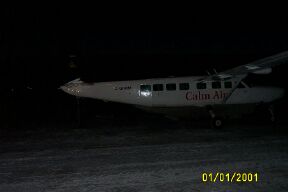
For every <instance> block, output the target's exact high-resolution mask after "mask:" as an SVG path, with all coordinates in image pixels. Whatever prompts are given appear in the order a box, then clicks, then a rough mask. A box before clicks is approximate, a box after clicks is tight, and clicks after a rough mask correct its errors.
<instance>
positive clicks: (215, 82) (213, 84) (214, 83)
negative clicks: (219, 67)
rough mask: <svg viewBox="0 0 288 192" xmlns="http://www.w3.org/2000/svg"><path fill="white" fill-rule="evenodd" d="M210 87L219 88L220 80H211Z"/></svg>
mask: <svg viewBox="0 0 288 192" xmlns="http://www.w3.org/2000/svg"><path fill="white" fill-rule="evenodd" d="M212 88H213V89H220V88H221V82H220V81H213V82H212Z"/></svg>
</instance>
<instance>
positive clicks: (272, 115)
mask: <svg viewBox="0 0 288 192" xmlns="http://www.w3.org/2000/svg"><path fill="white" fill-rule="evenodd" d="M268 111H269V113H270V121H271V122H272V123H274V122H275V121H276V118H275V113H274V106H273V105H270V106H269V107H268Z"/></svg>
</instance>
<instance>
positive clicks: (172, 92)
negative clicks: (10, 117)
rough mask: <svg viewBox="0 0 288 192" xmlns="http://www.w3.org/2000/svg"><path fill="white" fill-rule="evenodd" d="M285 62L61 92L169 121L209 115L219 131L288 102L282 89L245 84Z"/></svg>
mask: <svg viewBox="0 0 288 192" xmlns="http://www.w3.org/2000/svg"><path fill="white" fill-rule="evenodd" d="M286 62H288V51H285V52H282V53H279V54H276V55H273V56H270V57H267V58H264V59H261V60H258V61H255V62H252V63H248V64H246V65H241V66H238V67H235V68H232V69H230V70H226V71H223V72H219V73H215V74H213V75H210V74H208V75H207V76H190V77H170V78H155V79H144V80H129V81H113V82H95V83H86V82H83V81H82V80H80V78H78V79H75V80H73V81H71V82H68V83H67V84H65V85H63V86H61V87H60V89H62V90H63V91H65V92H66V93H68V94H71V95H74V96H77V97H88V98H94V99H99V100H103V101H111V102H119V103H125V104H130V105H134V106H136V107H138V108H141V109H143V110H146V111H150V112H154V113H160V114H164V115H166V116H169V115H171V114H175V112H176V114H177V115H178V116H181V115H182V114H184V113H187V112H188V113H189V114H190V116H191V117H198V116H199V115H200V114H207V115H209V116H210V117H211V120H212V121H211V122H212V126H213V127H216V128H217V127H221V126H222V123H223V120H224V119H225V118H227V117H230V116H231V115H232V114H233V113H235V112H236V113H241V114H245V113H250V112H251V110H254V109H255V106H257V105H259V104H270V103H272V102H273V101H275V100H277V99H280V98H281V97H283V95H284V89H282V88H278V87H263V86H262V87H259V86H254V87H250V86H248V85H247V84H246V83H245V82H244V81H243V80H244V79H245V78H246V77H247V75H248V74H250V73H253V74H269V73H271V72H272V67H274V66H277V65H279V64H283V63H286ZM247 106H250V107H247ZM269 106H270V105H269ZM243 107H244V108H243ZM251 107H252V108H251ZM179 109H181V110H179ZM270 112H271V119H272V120H273V118H274V115H273V111H272V110H270Z"/></svg>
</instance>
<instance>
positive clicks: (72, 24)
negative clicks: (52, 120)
mask: <svg viewBox="0 0 288 192" xmlns="http://www.w3.org/2000/svg"><path fill="white" fill-rule="evenodd" d="M111 12H112V13H114V14H111ZM111 12H110V13H105V12H97V11H96V10H94V9H80V8H79V9H76V8H74V9H70V8H66V9H63V8H59V9H56V8H53V9H49V8H46V9H44V8H43V7H42V8H37V9H35V8H30V9H20V8H10V9H9V8H7V9H6V10H5V12H4V14H5V17H4V18H5V19H4V22H3V23H2V26H1V64H2V65H1V66H2V70H1V71H2V74H1V76H2V79H4V80H5V81H7V80H8V81H7V82H8V83H7V85H6V86H7V88H8V89H10V88H11V87H25V86H30V87H33V88H38V89H41V88H43V87H45V89H47V88H51V89H54V88H56V87H58V86H59V85H61V84H63V83H65V82H67V81H69V80H71V79H73V78H75V77H78V76H81V78H82V79H84V80H87V81H109V80H122V79H131V78H133V79H134V78H135V79H139V78H148V77H165V76H171V75H173V76H182V75H194V74H204V73H205V71H206V70H207V69H212V68H216V69H218V70H220V71H221V70H223V69H227V68H230V67H234V66H237V65H240V64H244V63H246V62H250V61H253V60H255V59H258V58H261V57H263V56H269V55H271V54H274V53H277V52H280V51H284V50H287V49H288V36H287V33H286V32H287V31H286V30H285V25H287V19H286V16H285V15H273V17H272V16H271V15H264V16H263V15H257V14H255V15H256V16H255V17H254V16H251V15H246V16H243V15H237V16H235V17H233V16H231V17H230V15H229V17H227V16H225V14H224V16H218V15H216V16H215V15H213V14H211V15H207V16H203V15H204V14H201V15H197V14H195V15H189V14H187V15H185V14H184V15H177V16H178V17H177V16H175V15H169V14H168V15H167V16H166V15H165V16H163V15H162V16H161V14H160V16H158V17H154V15H153V16H151V17H149V18H148V17H147V16H145V15H144V16H143V15H142V16H141V13H140V14H139V15H140V16H139V15H134V13H133V14H131V15H129V14H127V15H124V14H120V13H121V12H120V13H119V12H113V10H112V11H111ZM136 12H137V11H136ZM244 15H245V14H244ZM189 16H190V17H189ZM70 54H74V55H77V59H76V65H77V68H72V69H71V68H70V67H69V55H70Z"/></svg>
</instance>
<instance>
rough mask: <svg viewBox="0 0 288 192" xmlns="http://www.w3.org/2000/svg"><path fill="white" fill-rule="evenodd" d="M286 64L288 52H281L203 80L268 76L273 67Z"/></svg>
mask: <svg viewBox="0 0 288 192" xmlns="http://www.w3.org/2000/svg"><path fill="white" fill-rule="evenodd" d="M283 63H288V51H284V52H281V53H279V54H276V55H272V56H270V57H266V58H264V59H260V60H257V61H254V62H252V63H248V64H245V65H241V66H238V67H235V68H232V69H229V70H226V71H223V72H220V73H217V74H214V75H211V76H209V77H207V78H205V79H203V80H204V81H207V80H212V79H218V80H223V79H227V78H228V79H229V78H232V77H235V76H243V77H245V76H246V75H247V74H248V73H255V74H268V73H271V71H272V67H275V66H277V65H280V64H283Z"/></svg>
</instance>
